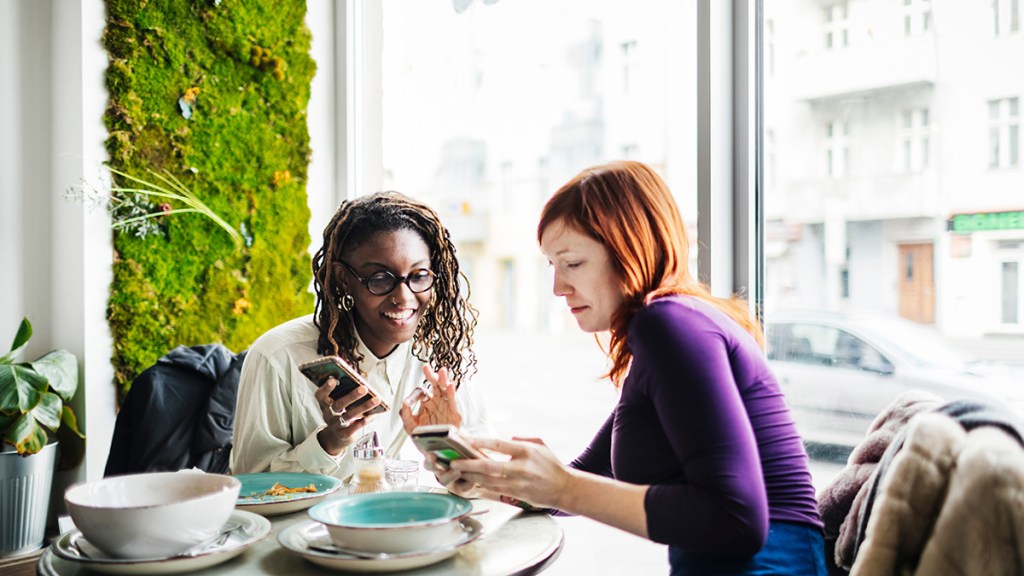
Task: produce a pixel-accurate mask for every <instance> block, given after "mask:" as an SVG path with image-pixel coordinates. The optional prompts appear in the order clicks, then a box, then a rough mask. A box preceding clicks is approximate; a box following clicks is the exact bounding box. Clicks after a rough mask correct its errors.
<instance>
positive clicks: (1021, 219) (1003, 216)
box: [948, 210, 1024, 233]
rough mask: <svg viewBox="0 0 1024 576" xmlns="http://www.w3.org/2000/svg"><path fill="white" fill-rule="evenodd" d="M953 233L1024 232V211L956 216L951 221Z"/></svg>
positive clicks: (950, 226) (950, 225) (950, 228)
mask: <svg viewBox="0 0 1024 576" xmlns="http://www.w3.org/2000/svg"><path fill="white" fill-rule="evenodd" d="M948 223H949V226H948V228H949V230H950V231H951V232H960V233H966V232H988V231H992V230H1024V210H1017V211H1014V212H979V213H977V214H954V215H953V218H951V219H950V220H949V221H948Z"/></svg>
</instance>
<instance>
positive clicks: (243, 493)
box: [235, 472, 343, 516]
mask: <svg viewBox="0 0 1024 576" xmlns="http://www.w3.org/2000/svg"><path fill="white" fill-rule="evenodd" d="M235 478H238V479H239V480H240V481H241V482H242V488H241V490H240V491H239V493H238V500H237V501H236V502H235V508H236V509H238V510H245V511H247V512H255V513H257V514H262V515H263V516H277V515H279V514H290V513H292V512H298V511H299V510H305V509H306V508H309V507H310V506H313V505H314V504H318V503H319V502H320V501H321V500H323V499H324V498H326V497H327V496H329V495H331V494H334V493H335V492H337V491H338V490H339V489H341V487H342V486H343V484H342V482H341V480H339V479H337V478H334V477H333V476H324V475H321V474H302V473H298V472H262V473H257V474H238V475H237V476H235ZM276 483H280V484H283V485H284V486H287V487H289V488H297V487H299V486H309V485H310V484H312V485H313V486H314V487H315V488H316V492H299V493H296V494H285V495H282V496H265V495H263V493H264V492H266V491H267V490H269V489H270V487H271V486H273V485H274V484H276Z"/></svg>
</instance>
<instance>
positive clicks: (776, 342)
mask: <svg viewBox="0 0 1024 576" xmlns="http://www.w3.org/2000/svg"><path fill="white" fill-rule="evenodd" d="M834 332H835V331H834V330H830V329H829V328H827V327H825V326H818V325H813V324H772V325H769V326H768V344H769V349H768V358H769V359H770V360H782V361H785V362H799V363H802V364H817V365H820V366H828V365H831V363H832V350H833V349H834V348H835V334H834Z"/></svg>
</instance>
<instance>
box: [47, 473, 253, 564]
mask: <svg viewBox="0 0 1024 576" xmlns="http://www.w3.org/2000/svg"><path fill="white" fill-rule="evenodd" d="M241 485H242V483H241V482H239V481H238V479H237V478H233V477H231V476H227V475H224V474H206V473H203V472H193V471H181V472H152V473H144V474H129V475H126V476H113V477H110V478H104V479H103V480H98V481H96V482H88V483H85V484H78V485H76V486H72V487H71V488H69V489H68V491H67V492H65V493H64V502H65V503H66V504H67V508H68V513H69V514H70V515H71V519H72V520H74V522H75V526H76V527H78V529H79V530H81V531H82V534H84V535H85V536H86V538H88V539H89V542H90V543H92V544H93V545H94V546H96V547H97V548H99V549H100V550H102V551H103V552H104V553H105V554H106V555H107V556H110V557H113V558H126V559H139V558H167V557H170V556H174V555H176V554H180V553H181V552H183V551H185V550H188V549H189V548H191V547H192V546H195V545H196V544H198V543H200V542H204V541H206V540H208V539H209V538H211V537H213V536H215V535H216V534H217V532H218V531H219V530H220V528H221V526H223V525H224V523H225V522H227V519H228V516H230V515H231V512H232V510H233V509H234V507H235V500H236V499H237V498H238V491H239V489H240V488H241Z"/></svg>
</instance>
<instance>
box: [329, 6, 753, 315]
mask: <svg viewBox="0 0 1024 576" xmlns="http://www.w3.org/2000/svg"><path fill="white" fill-rule="evenodd" d="M762 2H763V0H728V1H723V0H698V3H697V39H696V42H697V47H696V48H697V51H696V53H697V60H698V61H697V85H698V86H697V90H698V97H697V110H695V111H694V113H695V114H696V115H697V118H698V121H697V131H698V134H697V139H698V146H697V167H698V170H697V172H698V178H697V180H698V183H697V206H698V218H697V229H698V238H699V242H697V246H698V248H697V250H698V255H697V262H698V265H697V274H698V276H699V278H700V279H701V280H703V281H704V282H707V283H708V284H709V285H710V287H711V290H712V293H714V294H716V295H719V296H728V295H732V294H740V295H742V296H744V297H745V298H747V300H748V305H749V307H750V309H751V311H752V312H753V313H754V314H756V315H757V316H758V318H759V319H762V318H761V314H762V311H763V307H764V302H763V285H764V258H763V253H764V248H763V229H764V202H763V198H762V179H763V167H762V165H763V141H762V137H763V135H762V132H763V130H762V126H763V120H762V117H763V96H762V86H763V46H762V44H763V43H762V38H763V34H764V30H763V6H762ZM332 24H333V37H334V41H333V46H334V58H333V63H330V64H332V65H333V66H332V68H333V71H334V78H335V82H334V83H333V86H332V94H331V96H332V98H333V100H334V101H335V104H334V110H333V114H334V118H332V126H333V143H334V145H335V150H334V154H333V158H334V164H335V166H334V175H333V181H334V182H336V183H337V184H338V185H337V186H336V188H341V190H340V191H338V192H337V193H335V194H333V196H334V197H333V198H332V200H333V201H334V202H335V205H336V203H337V202H338V201H340V200H342V199H344V198H345V197H350V196H356V195H359V194H363V193H367V192H369V191H373V190H377V189H379V188H380V186H381V185H382V182H383V174H382V156H383V143H382V137H381V132H382V130H381V127H382V125H383V110H382V109H381V104H380V103H381V101H382V87H381V78H382V65H383V64H382V57H381V46H382V44H383V9H382V7H381V6H380V3H379V2H378V1H377V0H348V1H347V2H346V3H345V4H344V8H340V7H338V8H335V9H334V18H333V20H332ZM318 64H319V63H318ZM311 123H312V121H311ZM314 144H315V143H314ZM313 148H314V151H315V150H316V146H315V145H314V147H313ZM342 184H343V185H344V186H343V187H341V185H342ZM321 194H323V192H321ZM312 201H313V200H311V202H312ZM311 227H312V224H311Z"/></svg>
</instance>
